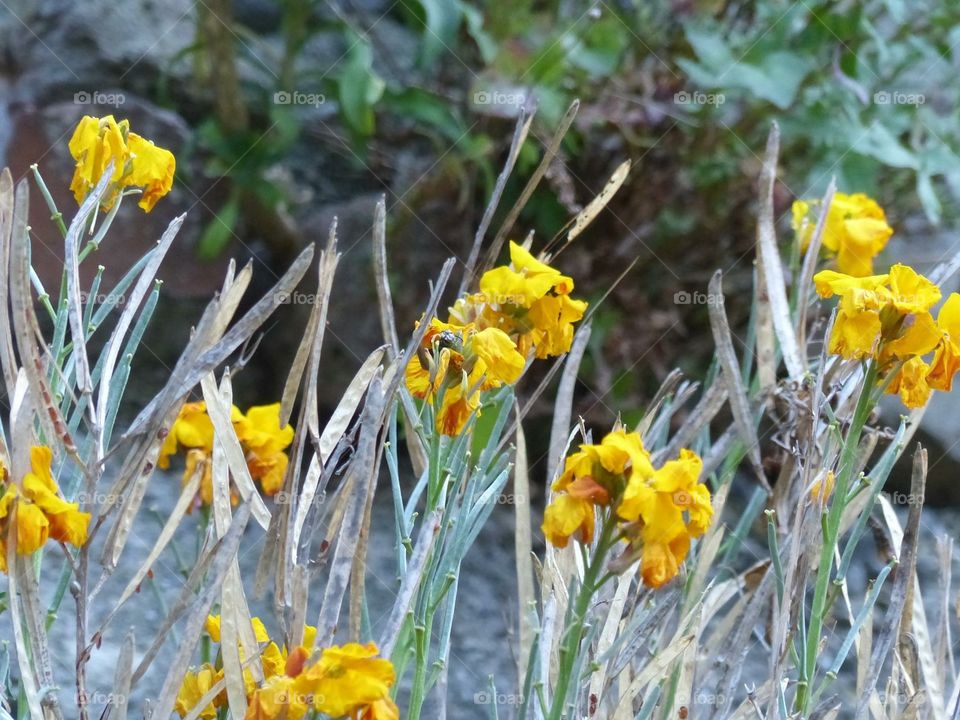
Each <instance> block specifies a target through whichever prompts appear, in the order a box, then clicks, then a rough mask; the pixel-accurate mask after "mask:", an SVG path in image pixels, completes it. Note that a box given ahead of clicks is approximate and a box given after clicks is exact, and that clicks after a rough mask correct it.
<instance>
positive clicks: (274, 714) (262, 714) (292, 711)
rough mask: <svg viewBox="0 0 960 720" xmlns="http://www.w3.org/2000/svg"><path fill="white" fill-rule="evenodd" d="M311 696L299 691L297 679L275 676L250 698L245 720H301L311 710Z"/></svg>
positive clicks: (268, 679) (267, 680)
mask: <svg viewBox="0 0 960 720" xmlns="http://www.w3.org/2000/svg"><path fill="white" fill-rule="evenodd" d="M308 699H309V696H308V695H305V694H304V693H303V692H301V691H300V690H299V689H298V683H297V680H296V678H293V677H290V676H289V675H274V676H273V677H270V678H267V679H266V680H265V681H264V684H263V686H261V687H260V688H258V689H257V690H256V691H255V692H254V693H253V696H252V697H251V698H250V704H249V705H247V714H246V715H244V716H243V717H244V720H300V719H301V718H303V717H305V716H306V714H307V711H308V710H309V709H310V707H309V705H308V702H307V701H308Z"/></svg>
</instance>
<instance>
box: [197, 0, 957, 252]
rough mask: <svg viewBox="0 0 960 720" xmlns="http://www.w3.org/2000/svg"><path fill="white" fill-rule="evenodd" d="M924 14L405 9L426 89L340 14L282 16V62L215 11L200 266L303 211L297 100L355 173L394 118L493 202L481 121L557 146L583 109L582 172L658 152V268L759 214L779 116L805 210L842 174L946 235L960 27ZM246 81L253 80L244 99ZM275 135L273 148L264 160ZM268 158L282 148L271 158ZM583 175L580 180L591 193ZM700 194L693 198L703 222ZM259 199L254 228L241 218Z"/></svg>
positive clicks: (700, 7) (882, 2)
mask: <svg viewBox="0 0 960 720" xmlns="http://www.w3.org/2000/svg"><path fill="white" fill-rule="evenodd" d="M217 4H218V5H219V4H222V3H217ZM921 4H922V6H923V7H922V11H920V10H918V9H917V8H916V7H914V6H911V5H908V4H906V3H903V2H895V1H894V0H871V1H869V2H863V3H861V2H844V3H829V2H822V1H820V2H816V1H815V2H809V3H788V2H785V0H767V1H765V2H759V3H752V2H751V3H746V2H733V3H726V4H724V5H722V6H717V5H714V4H709V3H697V4H693V5H692V6H691V7H689V8H682V9H678V8H677V7H676V5H675V4H674V3H672V2H666V0H659V1H657V2H652V3H642V2H638V1H636V0H622V1H620V2H606V3H596V4H593V5H589V6H584V5H581V4H579V3H570V2H563V1H562V0H554V1H553V2H547V3H537V4H534V3H532V2H505V1H504V0H489V1H488V2H469V1H467V0H456V1H454V2H448V1H446V0H418V1H414V0H411V1H410V2H404V3H400V5H399V6H397V7H396V8H393V9H390V10H389V11H388V12H389V15H390V16H391V17H392V18H393V19H394V20H399V21H400V22H402V23H403V24H404V25H405V26H406V27H407V28H408V30H409V31H411V32H412V33H414V34H415V35H416V36H417V38H418V42H417V44H416V48H417V49H416V52H417V57H416V58H415V59H414V60H415V63H414V68H415V69H414V71H413V72H406V71H401V72H390V71H389V70H390V68H391V67H393V66H395V62H394V60H395V58H393V57H391V56H390V53H391V50H390V48H388V47H385V46H383V45H381V44H378V43H377V42H375V38H374V37H372V36H371V35H370V34H368V33H367V32H365V31H364V27H363V25H362V23H361V22H360V20H359V19H358V18H355V17H351V16H349V15H347V14H346V13H345V12H344V11H341V10H334V11H333V16H332V17H331V16H330V11H329V10H327V9H325V8H323V7H321V4H320V3H317V2H314V1H312V0H285V1H284V2H281V3H280V4H279V6H280V7H279V9H280V14H281V21H280V26H279V31H278V33H279V39H280V40H281V45H280V49H279V52H278V51H277V50H276V49H275V48H274V49H273V50H272V51H271V49H270V47H268V46H267V45H266V44H265V43H263V40H262V38H261V39H259V40H258V38H257V37H256V36H255V35H254V34H253V33H252V32H251V31H249V30H246V29H244V28H243V27H242V26H240V25H238V24H235V23H232V21H231V20H230V14H229V9H228V8H226V9H224V8H219V7H216V8H213V9H214V10H216V12H217V14H218V17H220V18H221V19H222V20H223V22H221V23H220V24H219V25H216V24H214V23H205V21H204V18H203V17H201V18H200V24H199V28H200V31H199V34H198V43H197V45H196V46H195V48H194V51H195V52H196V53H198V54H199V56H200V57H201V60H200V61H199V65H200V66H207V67H208V71H207V76H208V77H216V78H217V84H216V85H217V89H216V97H217V99H216V107H217V112H216V114H215V118H214V119H213V120H212V121H211V122H208V123H205V124H204V125H202V126H201V127H200V128H199V130H198V136H197V140H198V146H199V147H201V148H203V149H204V151H205V152H207V153H208V154H210V155H211V156H212V158H213V159H212V160H211V162H210V163H209V164H208V168H207V170H208V172H211V173H213V174H217V173H222V174H223V175H224V176H226V177H229V178H230V180H231V190H230V192H229V193H228V196H227V198H226V200H225V201H224V202H223V205H222V207H221V209H220V210H219V212H218V215H219V217H218V218H217V219H216V220H215V221H214V223H212V224H211V226H210V227H209V228H208V232H207V233H206V234H205V237H204V239H203V242H202V243H201V252H202V253H203V254H204V255H207V256H209V255H214V254H216V253H218V252H219V251H220V250H221V249H222V247H223V246H224V244H225V243H226V241H227V240H228V239H229V237H230V234H231V233H232V232H233V231H234V229H235V225H236V223H237V221H238V220H239V219H240V218H241V217H243V216H245V215H249V214H251V213H253V214H254V215H257V214H259V215H260V216H264V217H260V218H259V220H258V221H256V222H255V223H254V224H255V225H258V226H259V227H261V228H266V229H267V230H268V233H267V234H268V235H270V234H271V233H273V234H277V233H276V231H278V228H279V234H280V235H283V233H284V231H283V226H284V223H282V222H277V219H276V217H273V216H274V215H281V216H285V214H286V213H285V210H284V208H285V206H286V205H287V204H288V203H289V198H287V197H285V196H284V192H283V191H282V190H279V189H278V188H277V184H276V183H272V182H270V181H269V178H270V171H271V169H272V168H274V167H276V166H277V165H281V164H283V163H284V162H285V161H287V160H289V157H290V154H291V153H292V152H294V151H295V148H296V147H297V138H298V135H299V133H300V130H301V129H302V124H303V122H305V115H304V109H303V108H298V107H296V106H293V105H284V104H279V105H278V104H276V103H275V102H271V100H272V99H273V98H274V97H275V95H276V94H278V93H281V94H282V93H291V92H294V91H295V90H296V89H297V88H309V89H310V90H311V92H314V93H316V94H317V95H318V96H322V97H323V98H324V103H325V104H329V108H328V109H327V111H326V112H327V114H326V115H325V116H324V117H325V118H327V119H328V120H330V121H331V122H332V116H333V115H335V116H336V118H337V119H338V122H339V127H340V128H342V131H343V133H344V137H345V138H346V140H347V141H348V142H349V144H350V147H351V151H352V153H353V154H355V155H356V157H357V160H358V162H364V163H365V162H369V157H370V153H369V151H370V149H371V148H372V147H375V146H377V145H378V144H379V143H384V142H394V141H395V140H394V139H393V138H392V136H391V134H390V133H391V132H392V131H391V130H389V129H387V128H385V126H384V125H383V123H378V121H377V119H378V116H381V117H387V116H389V117H390V118H391V123H388V125H389V126H396V124H397V123H399V124H400V125H401V126H402V127H404V128H405V129H407V130H410V131H412V132H413V133H414V135H419V136H422V137H426V138H430V139H432V140H433V141H434V146H435V152H436V154H437V155H438V157H444V156H445V155H447V154H449V155H450V156H451V157H452V158H454V159H455V162H448V163H445V164H444V167H445V168H448V169H450V170H451V172H453V173H454V174H455V177H457V179H458V182H460V183H462V184H463V185H465V186H468V187H469V186H470V185H471V183H472V178H473V176H474V172H473V171H474V170H476V171H478V172H479V175H480V178H481V180H482V185H481V188H482V190H483V192H484V194H487V195H489V194H490V193H491V192H493V186H494V183H493V173H492V170H491V168H492V167H493V164H494V160H495V156H496V155H497V154H498V153H500V152H501V151H502V145H501V144H499V143H493V142H491V141H490V139H489V137H488V135H487V134H486V124H484V123H482V122H480V121H482V120H483V119H484V118H491V119H494V120H495V119H496V118H509V117H515V116H516V115H517V113H518V112H519V110H520V107H521V106H522V105H523V104H524V103H525V102H526V101H527V99H532V100H534V101H535V103H536V105H537V107H538V117H537V118H536V120H535V123H534V127H533V132H534V134H535V135H538V136H545V134H547V133H548V132H550V131H552V130H553V129H554V128H555V127H556V126H557V124H558V123H559V122H560V121H561V118H562V117H563V115H564V112H565V111H566V109H567V107H568V106H569V104H570V102H571V101H572V100H573V99H574V98H579V99H580V100H581V103H582V110H581V113H580V115H579V119H578V123H577V125H576V126H575V127H574V128H573V130H572V131H571V132H570V133H568V134H567V136H566V139H565V141H564V148H565V150H566V151H567V152H568V153H569V155H571V156H572V155H573V154H574V153H573V151H574V150H575V149H579V150H584V149H589V148H591V147H594V144H595V143H596V142H597V141H596V139H595V138H596V137H597V134H596V132H595V130H598V129H600V128H604V129H606V130H608V131H609V130H611V129H612V130H614V131H615V133H614V135H615V136H619V138H620V140H621V143H622V146H623V148H624V150H625V151H627V152H630V153H631V154H633V155H635V157H637V158H642V157H646V156H647V155H648V154H649V153H653V155H651V156H650V157H651V159H653V158H656V162H667V163H669V164H670V165H671V166H672V167H674V169H675V170H676V172H677V173H678V176H679V177H678V180H677V182H675V183H674V186H673V187H670V188H665V189H661V188H654V192H655V193H657V194H660V195H663V197H660V198H658V199H659V202H655V203H653V204H652V207H651V208H649V209H646V210H644V211H643V212H644V213H645V214H648V215H652V217H649V220H651V221H652V222H653V242H654V246H655V248H654V249H656V248H657V247H659V246H662V245H663V244H664V243H666V241H667V240H668V239H670V238H677V237H687V236H690V235H692V234H694V233H697V232H698V231H699V229H700V228H703V227H708V226H709V227H715V226H717V225H722V226H727V225H729V224H730V223H731V222H732V221H731V218H730V213H731V212H732V210H731V208H733V207H738V206H739V205H740V204H741V203H744V202H749V199H748V195H749V188H748V185H747V182H748V181H747V178H748V177H749V176H750V175H751V174H752V171H753V170H752V169H753V168H755V164H756V157H755V155H754V154H753V153H752V152H751V150H750V149H749V148H751V147H755V146H757V145H760V144H762V142H763V133H764V132H765V130H764V128H765V127H766V122H767V120H768V118H769V117H770V116H771V115H783V116H784V120H783V122H782V127H783V144H784V157H785V159H787V160H789V161H790V173H789V174H788V176H787V177H786V178H785V183H786V185H787V186H788V187H789V188H790V189H792V190H794V191H795V192H796V193H797V194H804V195H806V194H810V193H811V192H816V193H818V192H821V191H822V189H823V188H824V187H825V186H826V183H827V181H828V180H829V178H830V176H831V175H836V176H837V179H838V186H839V187H840V188H841V189H847V190H851V191H852V190H865V191H868V192H872V193H873V194H876V195H879V196H880V197H882V198H884V199H891V200H895V201H896V199H899V198H902V199H903V201H904V202H905V203H906V202H907V201H909V200H912V199H914V198H918V199H919V201H920V204H921V206H922V208H923V210H924V212H925V213H926V216H927V218H928V219H929V220H930V221H931V222H934V223H936V222H939V221H941V220H944V219H945V220H948V221H953V220H954V219H955V218H953V217H951V216H950V215H949V214H948V215H947V217H944V209H943V208H944V203H943V201H942V197H943V194H944V192H948V193H951V194H952V193H953V192H954V190H953V188H956V187H960V176H958V174H957V173H958V171H957V170H956V168H957V167H958V166H960V164H958V163H957V159H958V156H957V149H958V147H960V127H958V126H957V123H956V120H955V118H954V116H953V114H952V112H951V109H952V108H953V107H954V106H955V104H956V103H955V100H956V90H954V89H953V84H952V83H951V82H950V80H951V78H952V67H953V65H954V64H955V59H956V50H955V46H956V44H957V43H956V42H955V39H956V38H955V35H956V30H955V28H956V27H957V24H958V21H960V8H957V7H956V6H954V5H951V4H944V3H937V2H923V3H921ZM221 11H222V12H221ZM227 25H230V27H227ZM320 32H324V33H333V34H339V35H340V36H341V37H342V46H343V48H344V52H343V53H342V56H341V57H340V58H339V60H338V61H337V62H336V63H335V64H334V65H333V66H332V67H317V68H313V67H304V66H303V65H302V63H299V60H300V58H301V55H302V53H303V52H304V49H305V48H306V47H307V45H308V43H309V41H310V40H311V38H313V37H314V36H315V35H316V34H317V33H320ZM237 37H240V38H243V43H238V42H237V41H236V38H237ZM248 43H249V44H250V46H251V47H255V48H256V50H257V51H256V57H255V58H254V57H250V52H249V48H247V47H246V46H247V44H248ZM265 64H268V65H270V67H269V68H265ZM238 66H242V67H245V68H247V69H248V70H249V72H248V73H245V74H244V73H238V71H237V67H238ZM267 70H269V72H268V71H267ZM241 75H244V77H248V78H252V80H251V79H248V80H245V81H244V82H243V83H241V82H240V80H239V77H240V76H241ZM250 82H253V85H252V86H251V85H250ZM498 99H499V100H498ZM264 108H266V110H264ZM334 108H335V112H334V110H333V109H334ZM308 111H309V110H307V112H308ZM394 121H395V122H394ZM267 129H269V137H270V140H271V141H270V142H269V143H263V142H254V141H255V140H256V138H258V137H260V136H261V135H262V133H263V132H264V131H265V130H267ZM607 135H608V136H609V132H608V133H607ZM261 145H266V146H269V149H266V148H264V149H262V150H259V151H258V150H257V149H256V148H257V147H259V146H261ZM251 148H253V149H252V150H251ZM525 152H526V153H527V154H528V155H529V154H530V153H531V152H532V151H531V150H526V151H525ZM602 152H603V151H601V153H602ZM580 154H583V153H582V152H581V153H580ZM586 154H587V155H589V154H590V153H586ZM533 164H534V163H532V162H529V161H528V162H524V160H523V158H521V162H519V163H518V166H517V175H516V176H515V178H514V180H513V182H512V183H511V186H510V187H508V189H507V195H508V196H510V195H511V194H513V195H516V194H517V193H519V191H520V188H521V187H522V185H521V183H522V182H523V181H524V179H525V175H526V173H529V172H532V167H533ZM745 171H746V172H745ZM885 171H886V172H885ZM584 172H585V171H584V170H583V168H576V181H577V182H579V180H580V177H581V175H582V174H583V173H584ZM584 179H585V181H586V182H590V178H589V177H587V178H584ZM731 184H732V185H733V186H734V187H733V188H731ZM555 185H556V184H555ZM687 189H689V190H695V191H696V193H697V199H696V201H695V202H694V203H693V204H691V202H690V199H689V197H688V192H687ZM731 193H732V195H731ZM561 194H562V191H561V190H560V189H559V188H558V187H556V186H555V187H553V188H545V189H542V190H540V191H539V192H538V193H537V194H536V195H535V196H534V198H533V200H532V202H531V203H530V204H528V206H527V209H526V211H525V217H526V218H527V219H528V220H529V221H532V222H533V224H534V226H535V227H537V228H539V229H540V230H541V232H542V233H543V234H545V235H550V234H552V233H553V232H554V231H555V230H556V229H557V225H556V223H557V222H559V218H560V217H561V213H560V212H559V209H560V207H561V204H562V202H561V201H562V200H564V199H563V198H561V197H560V195H561ZM568 194H569V193H568ZM251 196H252V197H253V198H255V200H256V202H255V203H254V204H253V205H254V207H253V209H252V210H251V209H248V208H247V207H246V206H245V203H243V202H241V199H242V198H243V199H245V198H249V197H251ZM566 200H569V198H567V199H566ZM567 204H568V205H569V203H568V202H567ZM264 209H266V211H264ZM568 209H569V208H568ZM893 209H894V211H896V210H897V207H896V202H894V207H893ZM287 225H289V222H287ZM271 228H272V229H271ZM287 230H289V227H287ZM268 241H270V238H269V237H268ZM290 242H291V240H290V238H289V237H286V238H281V239H280V240H277V243H278V245H279V246H283V245H284V244H289V243H290Z"/></svg>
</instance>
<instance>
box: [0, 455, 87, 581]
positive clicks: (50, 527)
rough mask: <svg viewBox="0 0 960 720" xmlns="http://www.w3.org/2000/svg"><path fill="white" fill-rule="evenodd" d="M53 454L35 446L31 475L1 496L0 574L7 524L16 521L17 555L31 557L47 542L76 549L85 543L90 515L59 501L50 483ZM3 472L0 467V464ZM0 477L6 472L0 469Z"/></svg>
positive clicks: (4, 553)
mask: <svg viewBox="0 0 960 720" xmlns="http://www.w3.org/2000/svg"><path fill="white" fill-rule="evenodd" d="M52 463H53V451H52V450H51V449H50V448H49V447H47V446H45V445H38V446H34V447H32V448H30V472H28V473H27V474H26V475H24V476H23V480H22V482H21V484H20V485H17V484H16V483H12V482H11V483H9V484H8V485H7V486H6V489H5V490H4V492H3V495H2V496H0V542H3V543H4V545H3V548H2V550H3V553H2V555H3V559H0V570H2V571H3V572H6V544H5V541H6V537H7V527H8V522H9V520H10V519H11V518H12V517H13V516H16V520H17V553H18V554H19V555H31V554H33V553H34V552H36V551H37V550H39V549H40V548H41V547H43V545H44V544H45V543H46V542H47V540H48V539H53V540H56V541H57V542H62V543H67V544H70V545H73V546H75V547H80V546H82V545H83V544H84V543H85V542H86V541H87V529H88V526H89V525H90V514H89V513H85V512H80V506H79V505H78V504H77V503H71V502H67V501H66V500H64V499H63V498H62V497H60V494H59V493H60V488H59V487H58V486H57V483H56V481H55V480H54V479H53V473H52V470H51V465H52ZM0 468H2V464H0ZM2 476H3V477H5V476H6V470H5V468H4V469H3V475H2Z"/></svg>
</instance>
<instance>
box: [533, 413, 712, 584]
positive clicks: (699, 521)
mask: <svg viewBox="0 0 960 720" xmlns="http://www.w3.org/2000/svg"><path fill="white" fill-rule="evenodd" d="M701 468H702V463H701V461H700V458H699V457H698V456H697V455H696V453H694V452H692V451H690V450H686V449H685V450H682V451H681V452H680V457H679V458H677V459H676V460H671V461H669V462H667V463H665V464H664V465H663V467H661V468H659V469H657V468H654V467H653V463H652V462H651V459H650V454H649V453H648V452H647V450H646V449H645V448H644V447H643V442H642V440H641V439H640V435H639V433H635V432H633V433H628V432H625V431H623V430H614V431H613V432H611V433H609V434H608V435H607V436H606V437H604V438H603V440H602V441H601V442H600V443H599V444H597V445H581V446H580V450H579V451H578V452H576V453H574V454H572V455H571V456H570V457H568V458H567V461H566V465H565V466H564V471H563V473H562V474H561V475H560V477H559V478H558V479H557V480H556V482H554V484H553V492H554V493H555V494H554V496H553V499H552V500H551V501H550V504H549V505H548V506H547V509H546V512H545V513H544V520H543V532H544V535H545V536H546V538H547V540H549V541H550V542H551V543H552V544H553V545H556V546H557V547H566V545H567V543H568V541H569V539H570V537H571V536H574V535H576V536H577V538H578V539H579V540H580V542H583V543H589V542H591V541H592V539H593V535H594V529H595V522H596V511H597V510H598V509H600V510H601V518H602V522H610V523H617V524H618V525H619V528H618V530H619V537H620V538H621V539H622V540H624V541H626V542H627V544H628V549H627V551H626V552H625V553H624V558H623V560H622V562H627V563H629V562H632V561H633V560H635V559H637V558H639V559H640V569H641V575H642V577H643V581H644V582H645V583H646V584H647V585H650V586H652V587H660V586H661V585H664V584H665V583H667V582H669V581H670V580H671V579H672V578H674V577H675V576H676V575H677V573H678V572H679V570H680V564H681V563H682V562H683V560H684V558H685V557H686V556H687V552H688V551H689V549H690V540H691V539H692V538H695V537H699V536H700V535H702V534H703V533H704V532H705V531H706V529H707V527H708V526H709V525H710V520H711V518H712V517H713V506H712V504H711V502H710V490H709V489H708V488H707V486H706V485H704V484H702V483H700V482H698V480H699V477H700V471H701ZM607 509H609V510H610V511H609V512H608V511H607ZM621 564H622V563H621Z"/></svg>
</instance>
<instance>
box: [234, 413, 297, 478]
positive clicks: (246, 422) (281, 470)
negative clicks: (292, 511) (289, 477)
mask: <svg viewBox="0 0 960 720" xmlns="http://www.w3.org/2000/svg"><path fill="white" fill-rule="evenodd" d="M234 427H235V428H236V430H237V437H239V438H240V442H241V443H242V444H243V447H244V449H245V450H246V452H247V466H248V467H249V468H250V474H251V475H252V476H253V479H254V480H259V481H260V486H261V487H262V488H263V492H264V493H266V494H267V495H276V494H277V492H278V491H279V490H280V488H282V487H283V479H284V476H285V475H286V472H287V465H288V463H289V460H288V458H287V453H286V452H284V451H285V450H286V449H287V447H289V445H290V443H291V442H293V434H294V433H293V427H291V426H290V425H286V426H285V427H280V403H274V404H272V405H259V406H255V407H252V408H250V409H249V410H247V412H246V414H245V415H241V416H239V417H238V418H235V420H234Z"/></svg>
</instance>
